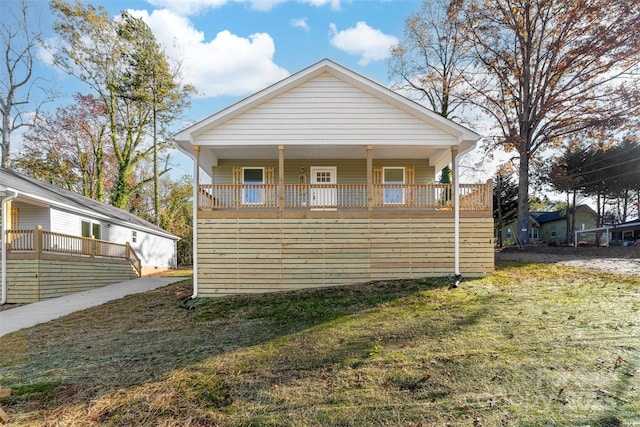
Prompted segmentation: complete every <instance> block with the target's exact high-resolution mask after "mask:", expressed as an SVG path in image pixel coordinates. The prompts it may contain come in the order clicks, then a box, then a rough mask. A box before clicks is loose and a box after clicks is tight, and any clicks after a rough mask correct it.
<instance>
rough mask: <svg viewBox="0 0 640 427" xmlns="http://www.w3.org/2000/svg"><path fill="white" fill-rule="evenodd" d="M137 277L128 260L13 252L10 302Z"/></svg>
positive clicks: (9, 274) (9, 267)
mask: <svg viewBox="0 0 640 427" xmlns="http://www.w3.org/2000/svg"><path fill="white" fill-rule="evenodd" d="M137 277H138V274H137V271H136V270H135V268H133V266H132V265H131V264H130V263H129V261H127V260H125V259H115V258H114V259H109V258H104V259H99V260H98V259H96V258H82V257H77V256H70V255H55V254H40V255H39V256H37V255H36V254H35V253H22V254H19V253H10V254H7V278H8V279H7V302H8V303H32V302H37V301H42V300H45V299H48V298H55V297H59V296H63V295H67V294H70V293H73V292H80V291H86V290H89V289H92V288H97V287H100V286H105V285H110V284H113V283H118V282H122V281H125V280H131V279H135V278H137Z"/></svg>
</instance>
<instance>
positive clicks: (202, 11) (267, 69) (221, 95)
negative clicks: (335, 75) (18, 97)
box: [0, 0, 421, 173]
mask: <svg viewBox="0 0 640 427" xmlns="http://www.w3.org/2000/svg"><path fill="white" fill-rule="evenodd" d="M16 1H17V0H0V16H2V15H5V14H6V10H4V11H3V10H2V9H3V6H2V5H5V6H6V5H7V4H9V3H15V2H16ZM68 1H69V2H73V1H75V0H68ZM83 2H84V3H88V2H87V1H84V0H83ZM32 3H33V7H34V11H38V10H39V11H40V13H41V14H40V21H41V24H40V26H41V28H42V31H43V35H44V37H45V39H47V40H48V41H49V42H52V43H53V44H55V34H54V33H53V30H52V24H53V22H52V17H51V13H50V12H49V9H48V1H46V0H32ZM90 3H91V4H93V5H95V6H98V5H102V6H104V7H105V8H106V9H107V10H108V12H109V13H110V15H111V16H113V17H115V16H117V15H118V14H119V13H120V12H121V11H122V10H129V11H130V12H131V13H132V14H133V15H134V16H137V17H141V18H143V19H144V20H145V22H146V23H147V24H148V25H149V26H150V28H151V30H152V31H153V33H154V34H155V36H156V38H157V39H158V41H159V42H160V43H161V44H162V45H163V46H164V47H165V49H166V51H167V54H168V55H169V56H170V57H172V58H173V59H176V60H180V61H181V63H182V66H181V69H182V74H183V77H184V79H185V82H187V83H191V84H193V85H194V86H195V87H196V89H197V90H198V96H195V97H194V98H193V100H192V106H191V108H190V109H189V111H187V112H186V114H185V118H184V121H182V122H180V123H176V125H175V127H176V129H175V130H176V131H177V130H179V129H180V128H181V127H184V126H185V125H186V124H187V123H189V122H193V121H197V120H200V119H202V118H204V117H207V116H208V115H211V114H213V113H215V112H217V111H219V110H220V109H223V108H225V107H226V106H228V105H231V104H232V103H234V102H236V101H238V100H240V99H242V98H244V97H246V96H249V95H251V94H252V93H255V92H257V91H259V90H261V89H263V88H265V87H267V86H269V85H270V84H272V83H275V82H277V81H279V80H281V79H282V78H285V77H286V76H288V75H290V74H293V73H295V72H297V71H299V70H301V69H303V68H305V67H307V66H309V65H312V64H314V63H315V62H317V61H320V60H322V59H324V58H329V59H331V60H333V61H335V62H338V63H340V64H341V65H343V66H345V67H347V68H350V69H352V70H354V71H356V72H358V73H360V74H362V75H364V76H366V77H368V78H370V79H372V80H374V81H376V82H378V83H380V84H383V85H385V86H386V85H388V83H389V81H388V76H387V59H388V56H389V48H390V47H391V46H392V45H394V44H396V43H398V42H399V41H401V40H402V38H403V31H404V21H405V19H406V18H407V17H408V16H409V15H410V14H411V13H413V12H416V11H418V9H419V8H420V5H421V1H418V0H366V1H365V0H129V1H123V0H102V1H94V2H90ZM40 60H41V62H40V64H39V66H38V68H37V69H36V72H39V73H41V75H44V76H47V80H48V81H49V82H51V83H52V84H55V86H56V90H57V91H58V92H59V93H60V94H61V95H62V96H61V97H59V98H58V100H57V102H56V103H55V104H56V105H64V104H65V103H67V104H68V103H70V102H72V98H71V96H72V95H73V94H74V93H76V92H81V93H87V92H88V91H89V89H88V88H87V87H86V86H83V84H82V83H80V82H79V81H77V80H76V79H75V78H73V77H69V76H67V75H65V74H63V73H61V72H60V71H57V70H55V69H53V68H51V67H50V66H49V65H47V54H46V53H44V52H41V55H40ZM179 163H180V165H179V166H180V169H184V170H183V172H185V173H189V172H191V170H190V169H189V168H190V166H189V165H187V164H184V165H183V164H182V163H185V161H183V160H180V161H179ZM186 163H188V162H186Z"/></svg>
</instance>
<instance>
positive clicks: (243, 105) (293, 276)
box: [175, 60, 494, 296]
mask: <svg viewBox="0 0 640 427" xmlns="http://www.w3.org/2000/svg"><path fill="white" fill-rule="evenodd" d="M175 139H176V141H177V143H178V146H179V147H180V149H181V150H183V151H184V152H186V153H187V154H189V155H190V156H192V157H193V158H194V160H195V167H194V172H195V173H194V176H195V177H194V204H195V206H194V216H195V218H194V224H195V228H194V296H195V295H200V296H215V295H224V294H234V293H247V292H267V291H277V290H286V289H299V288H306V287H316V286H329V285H339V284H349V283H355V282H362V281H366V280H373V279H392V278H419V277H426V276H446V275H453V274H454V273H460V274H464V275H465V276H484V275H487V274H490V273H492V272H493V268H494V254H493V236H492V225H493V220H492V217H491V212H492V210H491V197H492V190H491V182H490V181H489V182H488V183H483V184H477V185H471V184H465V185H462V184H460V185H459V187H460V193H459V194H460V203H459V205H458V206H457V207H458V208H459V209H456V206H455V195H454V188H455V186H454V185H452V184H436V183H435V176H436V171H439V170H441V169H442V168H443V167H444V166H446V165H449V164H453V166H454V168H455V167H456V166H457V164H458V156H457V154H458V153H462V152H465V151H468V150H470V149H472V148H473V147H475V144H476V142H477V141H478V139H479V136H478V135H477V134H476V133H474V132H472V131H470V130H469V129H466V128H464V127H462V126H460V125H458V124H455V123H454V122H451V121H450V120H447V119H445V118H443V117H441V116H439V115H437V114H435V113H433V112H432V111H430V110H428V109H426V108H424V107H422V106H421V105H419V104H416V103H414V102H412V101H410V100H408V99H406V98H404V97H402V96H401V95H398V94H397V93H395V92H393V91H391V90H389V89H387V88H385V87H383V86H380V85H378V84H376V83H374V82H373V81H371V80H369V79H367V78H365V77H363V76H361V75H359V74H356V73H355V72H353V71H351V70H348V69H346V68H344V67H342V66H340V65H338V64H336V63H334V62H332V61H330V60H323V61H321V62H318V63H316V64H314V65H312V66H310V67H308V68H306V69H304V70H302V71H300V72H299V73H297V74H294V75H292V76H290V77H288V78H286V79H284V80H282V81H280V82H278V83H276V84H274V85H272V86H270V87H268V88H266V89H264V90H262V91H260V92H258V93H256V94H254V95H252V96H250V97H248V98H246V99H244V100H242V101H240V102H238V103H236V104H234V105H232V106H230V107H228V108H226V109H224V110H222V111H220V112H218V113H216V114H214V115H212V116H210V117H208V118H206V119H204V120H202V121H200V122H198V123H196V124H194V125H192V126H190V127H188V128H186V129H184V130H183V131H181V132H180V133H178V134H177V135H176V137H175ZM455 175H456V173H455V172H454V177H455ZM456 214H458V215H459V220H458V221H456ZM456 242H458V243H457V244H456ZM456 248H457V251H456Z"/></svg>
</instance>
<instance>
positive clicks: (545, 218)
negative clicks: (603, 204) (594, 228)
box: [529, 205, 595, 224]
mask: <svg viewBox="0 0 640 427" xmlns="http://www.w3.org/2000/svg"><path fill="white" fill-rule="evenodd" d="M580 209H588V210H589V211H591V213H592V214H594V215H595V212H594V211H593V209H591V208H590V207H589V206H587V205H578V206H576V207H575V210H576V211H578V210H580ZM573 210H574V208H569V210H568V211H565V210H564V209H560V210H557V211H547V212H529V216H530V217H531V218H532V219H533V220H534V221H535V222H537V223H538V224H545V223H547V222H552V221H559V220H565V219H567V217H568V216H569V215H572V214H573Z"/></svg>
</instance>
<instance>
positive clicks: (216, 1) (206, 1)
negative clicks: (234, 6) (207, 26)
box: [147, 0, 228, 16]
mask: <svg viewBox="0 0 640 427" xmlns="http://www.w3.org/2000/svg"><path fill="white" fill-rule="evenodd" d="M147 3H149V4H151V5H152V6H156V7H159V8H161V9H169V10H170V11H172V12H174V13H177V14H179V15H184V16H189V15H196V14H198V13H200V12H203V11H205V10H207V9H215V8H218V7H221V6H224V5H225V4H227V3H228V0H178V1H176V0H147Z"/></svg>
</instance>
